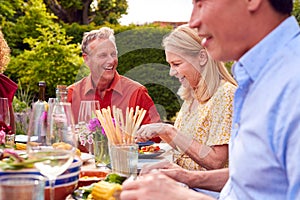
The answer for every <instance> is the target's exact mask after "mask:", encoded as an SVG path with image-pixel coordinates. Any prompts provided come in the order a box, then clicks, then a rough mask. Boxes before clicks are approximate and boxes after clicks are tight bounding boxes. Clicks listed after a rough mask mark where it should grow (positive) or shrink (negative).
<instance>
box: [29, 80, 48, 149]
mask: <svg viewBox="0 0 300 200" xmlns="http://www.w3.org/2000/svg"><path fill="white" fill-rule="evenodd" d="M45 92H46V82H45V81H40V82H39V96H38V100H37V101H36V102H35V103H34V105H33V111H32V112H33V113H32V117H34V120H33V121H34V123H33V124H32V126H34V131H35V132H36V133H37V135H38V138H37V142H39V143H42V144H43V143H45V142H46V135H47V111H48V103H47V102H46V101H45Z"/></svg>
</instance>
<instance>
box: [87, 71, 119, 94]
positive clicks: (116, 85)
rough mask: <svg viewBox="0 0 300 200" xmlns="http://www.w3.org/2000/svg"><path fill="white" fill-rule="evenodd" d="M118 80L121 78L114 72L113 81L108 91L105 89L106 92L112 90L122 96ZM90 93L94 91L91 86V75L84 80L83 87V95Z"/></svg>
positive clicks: (92, 85)
mask: <svg viewBox="0 0 300 200" xmlns="http://www.w3.org/2000/svg"><path fill="white" fill-rule="evenodd" d="M120 79H121V76H120V75H119V73H118V72H117V71H116V72H115V76H114V79H113V81H112V83H111V85H110V87H109V88H108V89H106V91H110V90H114V91H116V92H118V93H119V94H121V95H123V92H122V83H121V81H119V80H120ZM90 91H92V92H95V91H96V88H95V87H94V84H93V81H92V76H91V74H90V75H89V76H88V77H87V79H86V84H85V86H84V93H85V94H87V93H89V92H90Z"/></svg>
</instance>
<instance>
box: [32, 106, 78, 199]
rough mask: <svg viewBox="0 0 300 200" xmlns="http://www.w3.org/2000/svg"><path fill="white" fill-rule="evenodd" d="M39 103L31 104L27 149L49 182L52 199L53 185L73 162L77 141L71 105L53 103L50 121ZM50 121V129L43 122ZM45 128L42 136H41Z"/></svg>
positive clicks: (51, 197) (52, 197)
mask: <svg viewBox="0 0 300 200" xmlns="http://www.w3.org/2000/svg"><path fill="white" fill-rule="evenodd" d="M41 110H42V108H41V106H40V105H39V104H37V103H36V104H34V106H33V111H32V115H31V118H30V124H29V129H28V142H27V152H28V157H29V158H30V159H35V161H36V162H35V164H34V165H35V167H36V168H37V169H38V170H39V171H40V173H41V174H43V175H44V176H46V177H47V178H48V180H49V183H50V199H51V200H54V184H55V180H56V178H57V176H58V175H60V174H62V173H63V172H64V171H65V170H66V169H67V168H68V167H69V166H70V164H71V163H72V162H73V159H74V155H75V151H76V146H77V140H76V137H75V127H74V119H73V114H72V110H71V104H70V103H66V102H57V103H55V105H54V107H53V111H52V115H51V121H50V123H48V122H47V117H46V116H47V113H45V110H44V111H42V112H41ZM47 124H50V131H47V129H46V128H45V125H47ZM45 131H46V138H45V137H44V136H43V135H44V132H45Z"/></svg>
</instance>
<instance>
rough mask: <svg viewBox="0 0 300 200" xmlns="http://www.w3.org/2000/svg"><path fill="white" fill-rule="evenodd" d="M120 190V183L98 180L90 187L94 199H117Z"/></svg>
mask: <svg viewBox="0 0 300 200" xmlns="http://www.w3.org/2000/svg"><path fill="white" fill-rule="evenodd" d="M121 190H122V186H121V185H120V184H116V183H109V182H106V181H99V182H98V183H96V184H95V185H94V187H93V189H92V196H93V199H94V200H117V199H119V198H118V197H119V195H120V192H121Z"/></svg>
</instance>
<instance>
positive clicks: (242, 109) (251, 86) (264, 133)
mask: <svg viewBox="0 0 300 200" xmlns="http://www.w3.org/2000/svg"><path fill="white" fill-rule="evenodd" d="M299 30H300V29H299V25H298V23H297V21H296V19H295V18H294V17H289V18H288V19H286V20H285V21H284V22H282V23H281V24H280V26H278V27H277V28H276V29H275V30H273V31H272V32H271V33H270V34H268V35H267V36H266V37H265V38H264V39H263V40H262V41H260V42H259V43H258V44H257V45H256V46H254V47H253V48H252V49H251V50H249V51H248V52H247V53H246V54H245V55H244V56H243V57H242V58H241V59H240V60H239V61H238V62H237V63H236V64H235V66H234V68H233V72H234V75H235V78H236V80H237V81H238V84H239V87H238V89H237V90H236V93H235V98H234V116H233V128H232V135H231V141H230V144H229V169H230V177H229V180H228V182H227V183H226V185H225V187H224V188H223V190H222V192H221V195H220V199H230V200H234V199H241V200H247V199H259V200H260V199H261V200H268V199H270V200H275V199H276V200H277V199H290V200H295V199H300V35H299V33H300V31H299Z"/></svg>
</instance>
